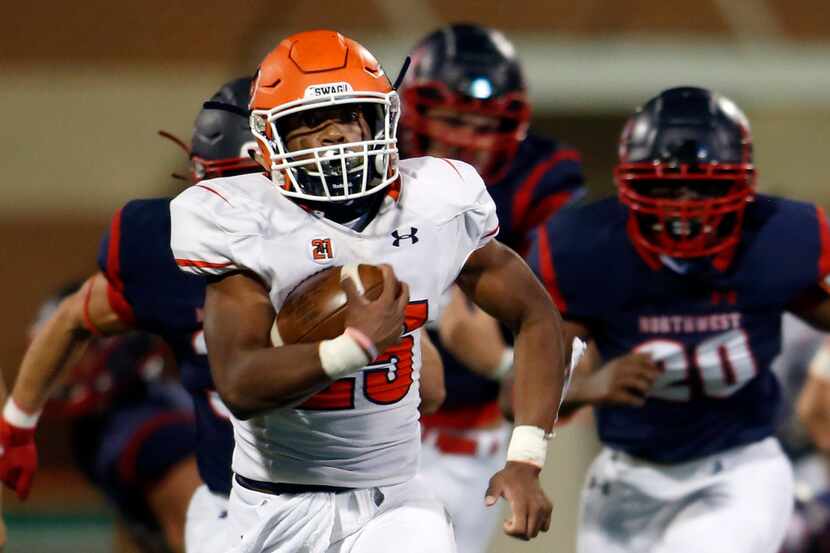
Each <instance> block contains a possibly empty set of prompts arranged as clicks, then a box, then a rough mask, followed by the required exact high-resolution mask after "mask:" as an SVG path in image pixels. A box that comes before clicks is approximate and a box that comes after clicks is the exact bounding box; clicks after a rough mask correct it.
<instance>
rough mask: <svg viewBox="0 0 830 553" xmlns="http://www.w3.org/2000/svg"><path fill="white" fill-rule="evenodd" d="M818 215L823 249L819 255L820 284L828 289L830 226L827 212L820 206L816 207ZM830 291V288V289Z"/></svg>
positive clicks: (819, 233) (820, 240) (819, 234)
mask: <svg viewBox="0 0 830 553" xmlns="http://www.w3.org/2000/svg"><path fill="white" fill-rule="evenodd" d="M816 215H817V216H818V236H819V243H820V244H821V249H820V251H819V257H818V277H819V280H820V281H821V282H820V284H822V286H823V287H824V288H825V289H827V288H828V286H827V285H826V284H824V279H825V277H827V276H828V275H830V226H828V224H827V214H826V213H825V212H824V210H823V209H822V208H820V207H816ZM829 291H830V290H829Z"/></svg>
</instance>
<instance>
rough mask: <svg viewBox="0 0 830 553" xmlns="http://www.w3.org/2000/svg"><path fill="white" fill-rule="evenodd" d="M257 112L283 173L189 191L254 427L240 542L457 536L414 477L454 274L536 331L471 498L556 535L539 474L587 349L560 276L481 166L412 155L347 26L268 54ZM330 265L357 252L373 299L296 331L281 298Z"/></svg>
mask: <svg viewBox="0 0 830 553" xmlns="http://www.w3.org/2000/svg"><path fill="white" fill-rule="evenodd" d="M251 109H252V112H251V128H252V130H253V133H254V135H255V136H256V137H257V140H258V142H259V147H260V151H261V154H262V159H263V165H264V167H265V169H266V174H265V175H241V176H234V177H229V178H223V179H216V180H213V181H211V182H209V183H203V184H201V185H197V186H194V187H191V188H190V189H188V190H186V191H185V192H183V193H182V194H181V195H179V196H178V197H177V198H176V199H175V200H174V201H173V202H172V203H171V216H172V233H171V247H172V250H173V253H174V255H175V257H176V259H177V263H178V264H179V266H180V267H181V268H182V269H183V270H186V271H191V272H196V273H200V274H207V275H210V276H211V283H210V284H209V286H208V291H207V296H206V304H205V333H206V339H207V343H208V351H209V355H210V360H211V365H212V371H213V374H214V380H215V384H216V387H217V390H218V391H219V393H220V395H221V396H222V398H223V399H224V401H225V403H226V404H227V405H228V407H229V408H230V410H231V412H232V414H233V424H234V432H235V440H236V449H235V452H234V458H233V470H234V472H235V477H234V483H233V486H234V487H233V491H232V493H231V500H230V512H229V517H230V519H231V524H232V526H233V527H234V528H235V532H234V534H233V535H232V536H231V537H230V539H231V542H232V543H233V545H234V549H233V551H236V552H252V553H253V552H258V553H259V552H289V551H309V552H320V553H322V552H343V553H345V552H355V553H357V552H375V551H386V550H388V548H389V546H390V544H391V543H394V544H395V548H396V549H397V550H398V551H401V552H416V551H417V552H424V551H432V552H444V551H453V550H454V544H453V539H452V532H451V529H450V527H449V523H448V521H447V518H446V515H445V513H444V510H443V508H442V507H441V506H440V504H439V503H438V502H437V501H436V500H435V499H434V497H433V496H432V494H431V493H430V492H429V491H427V490H425V489H424V486H422V485H419V483H418V482H417V481H416V479H415V478H414V477H415V472H416V468H417V463H418V451H419V445H420V436H419V434H420V432H419V425H418V412H417V407H418V403H419V397H418V386H417V385H414V386H413V383H417V381H418V379H419V368H420V362H421V354H420V327H421V326H422V325H423V324H424V323H425V322H426V321H427V320H432V319H435V318H436V317H437V315H438V313H436V310H437V306H438V300H439V298H440V297H441V295H442V294H443V293H444V292H445V291H446V290H447V289H448V288H449V287H450V286H451V285H452V284H454V283H458V284H459V285H460V286H461V288H462V289H463V290H464V291H465V292H466V293H467V294H468V295H469V296H470V298H471V299H473V300H474V301H475V302H476V303H477V304H478V305H480V306H481V307H482V308H484V309H485V310H486V311H488V312H489V313H491V314H492V315H493V316H495V317H496V318H498V319H500V320H502V321H504V322H505V323H506V324H508V325H509V326H511V327H512V328H514V329H515V331H516V333H517V337H516V342H515V351H516V367H515V371H516V388H515V390H516V392H515V394H516V424H517V426H516V428H515V429H514V431H513V436H512V438H511V443H510V447H509V450H508V456H507V463H506V465H505V467H504V468H503V469H502V470H500V471H499V472H497V473H496V474H495V475H494V476H493V478H492V479H491V481H490V486H489V488H488V490H487V493H486V497H485V498H481V497H471V498H470V501H485V502H487V503H488V504H493V503H495V502H496V501H497V499H498V498H499V497H504V498H505V499H507V501H508V502H509V504H510V508H511V511H512V516H511V518H510V519H509V520H508V521H506V522H505V526H504V529H505V531H506V532H507V533H508V534H510V535H513V536H516V537H518V538H521V539H530V538H533V537H534V536H536V535H537V534H538V532H540V531H545V530H547V528H548V526H549V524H550V516H551V510H552V506H551V503H550V501H549V500H548V499H547V497H545V494H544V493H543V491H542V490H541V488H540V485H539V480H538V477H539V472H540V470H541V466H542V464H543V462H544V458H545V450H546V446H547V440H548V438H549V435H550V434H549V433H550V431H551V427H552V425H553V422H554V418H555V416H556V413H557V410H558V406H559V403H560V397H561V395H562V389H563V385H564V382H565V376H566V371H565V358H566V357H565V356H566V353H568V352H567V351H566V350H567V349H568V348H566V347H565V346H564V345H563V342H562V335H561V329H560V319H559V315H558V313H557V311H556V309H555V307H554V306H553V304H552V302H551V300H550V299H549V297H548V296H547V294H546V293H545V291H544V289H543V288H542V287H541V285H540V284H539V283H538V281H537V280H536V279H535V278H534V277H533V275H532V273H531V272H530V271H529V270H528V268H527V266H526V265H525V264H524V262H523V261H522V260H521V258H519V257H518V256H517V255H516V254H514V253H512V252H511V251H510V250H508V249H507V248H505V247H503V246H501V245H499V243H498V242H495V241H493V237H494V236H495V235H496V234H497V232H498V221H497V217H496V214H495V206H494V204H493V201H492V200H491V198H490V197H489V195H488V193H487V191H486V189H485V186H484V183H483V182H482V180H481V178H480V177H479V176H478V174H477V173H476V172H475V170H474V169H473V168H472V167H470V166H469V165H467V164H465V163H461V162H456V161H450V160H444V159H436V158H418V159H412V160H406V161H398V158H397V148H396V138H395V133H396V127H397V120H398V97H397V94H396V92H395V91H394V89H393V88H392V86H391V85H390V83H389V80H388V79H387V77H386V76H385V74H384V72H383V70H382V69H381V67H380V66H379V64H378V62H377V61H376V60H375V58H374V57H373V56H372V55H371V54H370V53H369V52H368V51H367V50H366V49H365V48H363V47H362V46H361V45H360V44H358V43H356V42H354V41H352V40H350V39H348V38H345V37H343V36H342V35H340V34H338V33H336V32H333V31H311V32H304V33H299V34H296V35H293V36H291V37H288V38H287V39H285V40H283V41H282V42H281V43H280V44H279V45H278V46H277V47H276V48H275V49H274V50H273V51H272V52H271V53H270V54H268V56H267V57H266V58H265V59H264V60H263V62H262V63H261V65H260V67H259V70H258V72H257V76H256V79H255V81H254V85H253V89H252V100H251ZM356 263H372V264H381V265H382V267H383V274H384V288H383V293H382V294H381V296H380V297H379V298H378V299H377V300H374V301H369V300H367V299H365V298H363V297H362V296H361V295H360V294H359V290H360V289H361V286H362V284H361V283H360V279H359V276H355V271H354V270H353V268H354V264H356ZM330 266H343V267H344V269H343V270H342V271H341V277H343V276H345V279H344V281H343V287H344V289H345V290H346V293H347V296H348V298H349V302H350V304H351V305H353V306H354V305H355V304H356V305H357V306H359V308H358V309H356V308H352V309H350V310H349V311H348V314H347V317H346V327H347V328H346V331H345V332H344V333H343V334H342V335H341V336H339V337H337V338H335V339H333V340H325V341H322V342H318V343H308V344H292V345H282V343H281V340H280V337H279V334H278V333H277V332H274V329H275V327H274V319H275V314H276V312H278V311H279V310H280V308H281V306H282V304H283V302H284V301H285V299H286V297H287V295H288V294H289V292H290V291H291V290H292V288H293V287H294V286H296V285H297V284H298V283H300V282H302V281H303V280H305V279H306V278H308V277H309V276H310V275H312V274H314V273H316V272H318V271H319V270H321V269H323V268H325V267H330ZM396 278H397V279H399V281H400V283H401V284H400V286H399V287H396V282H395V279H396ZM275 346H276V347H275Z"/></svg>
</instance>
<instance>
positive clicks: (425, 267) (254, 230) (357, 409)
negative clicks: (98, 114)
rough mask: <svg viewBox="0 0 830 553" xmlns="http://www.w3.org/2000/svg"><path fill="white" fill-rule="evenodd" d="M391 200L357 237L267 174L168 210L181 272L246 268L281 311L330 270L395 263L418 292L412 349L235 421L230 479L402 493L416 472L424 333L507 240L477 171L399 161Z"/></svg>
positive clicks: (409, 340) (193, 191)
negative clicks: (473, 262) (492, 248)
mask: <svg viewBox="0 0 830 553" xmlns="http://www.w3.org/2000/svg"><path fill="white" fill-rule="evenodd" d="M400 172H401V183H400V194H399V197H398V199H397V201H394V200H392V198H391V196H390V197H388V198H387V200H386V201H385V203H384V204H383V205H382V207H381V208H380V211H379V212H378V214H377V215H376V216H375V218H374V219H373V220H372V221H371V222H370V223H369V225H368V226H367V227H366V228H365V229H364V230H363V231H362V232H357V231H354V230H352V229H351V228H348V227H346V226H343V225H340V224H337V223H335V222H333V221H330V220H328V219H325V218H324V217H321V216H319V214H315V213H311V212H308V211H306V210H304V209H302V208H301V207H299V206H298V205H297V204H295V203H293V202H292V201H290V200H289V199H288V198H286V197H285V196H283V195H282V193H281V192H280V191H278V190H276V189H275V188H274V185H273V184H272V182H271V180H270V179H268V178H267V177H265V176H263V175H259V174H249V175H240V176H234V177H227V178H221V179H212V180H209V181H205V182H202V183H200V184H197V185H195V186H192V187H190V188H188V189H187V190H185V191H184V192H182V193H181V194H180V195H179V196H178V197H176V198H175V199H174V200H173V201H172V202H171V204H170V212H171V218H172V233H171V247H172V250H173V253H174V255H175V257H176V261H177V263H178V264H179V266H180V267H181V268H182V269H183V270H187V271H191V272H195V273H199V274H213V275H216V274H222V273H224V272H227V271H232V270H237V269H244V270H250V271H253V272H254V273H256V274H257V275H259V276H260V277H261V278H262V279H263V281H265V282H267V283H268V284H269V285H270V297H271V302H272V303H273V305H274V307H275V309H276V310H277V311H279V309H280V306H282V304H283V302H284V301H285V298H286V296H287V295H288V293H289V292H290V291H291V290H292V289H293V288H294V287H295V286H296V285H297V284H299V283H300V282H302V281H303V280H305V279H306V278H308V277H309V276H311V275H312V274H314V273H316V272H318V271H320V270H321V269H324V268H326V267H329V266H336V265H345V264H348V263H370V264H379V263H388V264H390V265H392V267H393V268H394V270H395V274H396V276H397V277H398V279H399V280H401V281H403V282H406V283H408V284H409V287H410V302H411V303H410V306H409V308H408V310H407V328H406V334H405V337H404V339H403V341H402V342H401V343H400V344H399V345H397V346H395V347H394V348H392V349H391V350H390V351H387V352H385V353H384V354H383V355H382V356H381V357H379V358H378V359H376V360H374V361H373V362H372V364H370V365H369V366H368V367H366V368H364V369H362V370H361V371H360V372H358V373H356V374H355V375H353V376H351V377H348V378H344V379H341V380H338V381H336V382H334V383H332V385H331V386H329V387H328V388H326V389H325V390H323V391H321V392H319V393H318V394H316V395H314V396H312V397H311V398H310V399H308V400H307V401H306V402H304V403H303V404H301V405H299V406H297V407H295V408H282V409H275V410H273V411H271V412H269V413H267V414H265V415H262V416H258V417H255V418H252V419H249V420H246V421H240V420H236V419H233V425H234V434H235V440H236V447H235V450H234V456H233V470H234V472H236V473H238V474H241V475H243V476H245V477H248V478H252V479H255V480H262V481H272V482H288V483H300V484H323V485H332V486H347V487H373V486H381V485H391V484H397V483H400V482H403V481H406V480H408V479H409V478H411V477H412V476H413V475H414V474H415V471H416V469H417V464H418V463H417V461H418V451H419V447H420V427H419V424H418V405H419V402H420V397H419V385H418V379H419V369H420V366H421V352H420V335H419V331H418V329H419V328H420V327H421V326H422V325H423V324H424V323H425V322H426V321H427V320H434V319H437V317H438V310H439V300H440V298H441V295H442V294H443V293H444V292H445V291H446V290H447V289H448V288H449V287H450V286H451V285H452V284H453V282H454V281H455V279H456V277H457V276H458V274H459V272H460V271H461V269H462V267H463V266H464V263H465V262H466V260H467V258H468V257H469V256H470V254H471V253H472V252H473V251H475V250H476V249H478V248H480V247H482V246H483V245H485V244H486V243H487V242H489V241H490V240H491V239H493V237H494V236H495V235H496V234H497V232H498V219H497V217H496V207H495V204H494V203H493V200H492V199H491V198H490V195H489V194H488V193H487V190H486V187H485V185H484V182H483V181H482V180H481V177H479V175H478V174H477V173H476V171H475V169H473V168H472V167H471V166H469V165H467V164H465V163H462V162H459V161H448V160H444V159H437V158H428V157H425V158H417V159H410V160H404V161H401V162H400Z"/></svg>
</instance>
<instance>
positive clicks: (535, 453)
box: [507, 425, 551, 468]
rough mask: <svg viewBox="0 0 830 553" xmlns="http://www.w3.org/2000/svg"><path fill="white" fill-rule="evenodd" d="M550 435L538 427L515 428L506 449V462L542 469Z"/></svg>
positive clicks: (524, 426)
mask: <svg viewBox="0 0 830 553" xmlns="http://www.w3.org/2000/svg"><path fill="white" fill-rule="evenodd" d="M550 437H551V435H550V434H548V433H546V432H545V431H544V430H543V429H542V428H539V427H538V426H529V425H523V426H516V427H514V428H513V435H512V436H511V437H510V445H509V446H508V447H507V460H508V461H518V462H520V463H530V464H531V465H534V466H537V467H539V468H542V467H543V466H545V457H546V456H547V453H548V440H550Z"/></svg>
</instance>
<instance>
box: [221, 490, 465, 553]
mask: <svg viewBox="0 0 830 553" xmlns="http://www.w3.org/2000/svg"><path fill="white" fill-rule="evenodd" d="M229 507H230V510H229V519H230V525H231V528H232V530H231V532H232V534H231V535H232V536H234V537H235V538H236V539H235V540H232V541H233V543H232V545H233V546H234V547H233V549H231V550H230V551H232V553H389V551H394V552H395V553H455V551H456V549H455V541H454V538H453V533H452V527H451V526H450V521H449V516H448V515H447V513H446V510H445V509H444V507H443V506H442V505H441V503H440V502H439V501H438V500H437V499H435V497H434V496H433V495H432V493H430V492H429V491H427V488H426V486H425V485H424V484H423V482H420V480H419V479H418V478H417V477H416V478H413V479H412V480H410V481H408V482H404V483H403V484H397V485H394V486H381V487H379V488H370V489H361V490H353V491H349V492H343V493H338V494H334V493H302V494H280V495H273V494H267V493H262V492H257V491H253V490H249V489H247V488H244V487H242V486H240V485H239V484H238V483H237V482H236V481H234V484H233V489H232V490H231V497H230V503H229Z"/></svg>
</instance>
